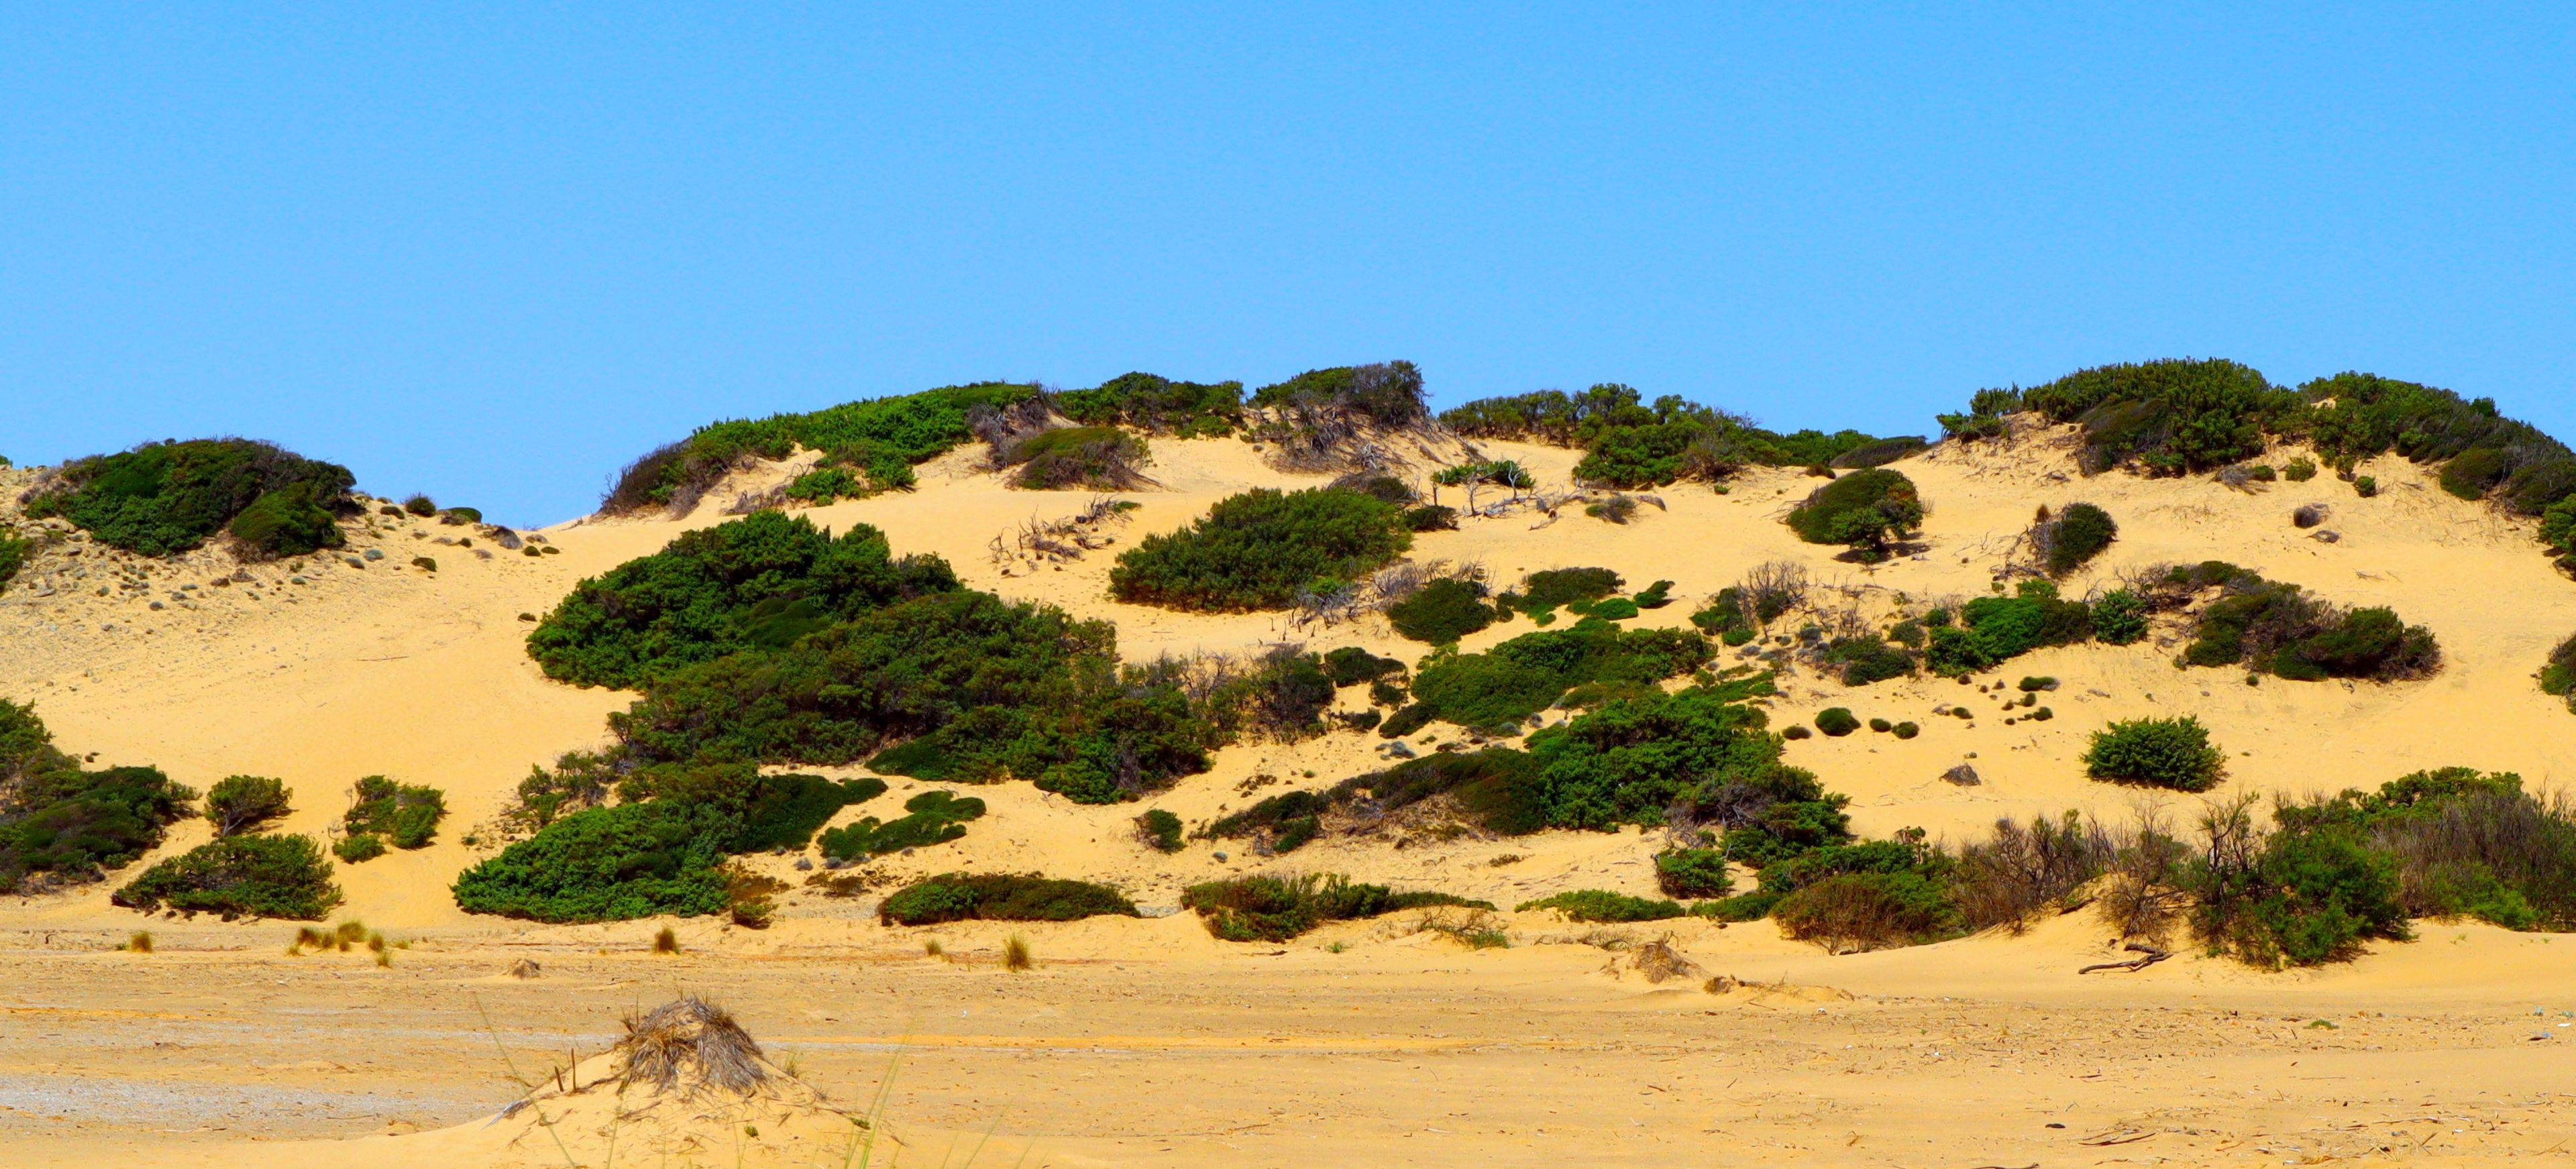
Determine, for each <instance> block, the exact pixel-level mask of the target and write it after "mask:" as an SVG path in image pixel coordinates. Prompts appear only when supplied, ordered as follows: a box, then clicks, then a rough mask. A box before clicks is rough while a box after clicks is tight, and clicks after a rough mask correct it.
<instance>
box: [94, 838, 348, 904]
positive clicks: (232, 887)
mask: <svg viewBox="0 0 2576 1169" xmlns="http://www.w3.org/2000/svg"><path fill="white" fill-rule="evenodd" d="M112 900H114V901H115V903H116V904H118V905H122V906H124V907H126V908H128V909H140V910H143V911H144V912H146V913H150V912H153V911H156V910H159V909H160V908H162V907H163V906H165V905H166V906H168V907H169V908H171V909H175V910H178V911H179V912H181V913H188V914H195V913H215V914H221V915H223V918H224V920H226V921H230V920H232V919H233V918H235V917H244V916H248V917H274V918H284V919H288V920H295V921H320V920H322V918H323V917H325V916H327V915H328V914H329V913H330V912H331V910H332V908H333V907H334V906H337V905H338V904H340V887H339V886H338V885H335V884H332V883H331V863H330V862H329V861H326V860H323V859H322V850H321V848H320V847H318V846H316V845H315V844H314V843H313V838H312V837H310V836H227V837H224V838H223V839H221V840H215V841H211V842H209V843H206V844H201V845H198V846H197V847H195V848H192V849H189V850H188V851H187V852H185V853H182V854H180V855H178V856H174V857H171V858H170V859H168V860H165V861H162V862H160V863H159V864H156V865H153V866H152V867H151V868H148V869H145V870H144V871H143V875H142V876H139V877H136V878H135V879H134V880H133V881H131V882H129V883H127V884H126V886H125V887H124V888H122V889H119V890H117V891H116V895H115V896H114V897H113V898H112Z"/></svg>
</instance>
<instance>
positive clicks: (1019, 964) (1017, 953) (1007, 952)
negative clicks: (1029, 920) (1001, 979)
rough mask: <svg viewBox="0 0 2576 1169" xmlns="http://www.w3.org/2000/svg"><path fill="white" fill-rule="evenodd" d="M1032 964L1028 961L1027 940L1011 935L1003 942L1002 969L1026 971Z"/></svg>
mask: <svg viewBox="0 0 2576 1169" xmlns="http://www.w3.org/2000/svg"><path fill="white" fill-rule="evenodd" d="M1033 964H1034V963H1032V962H1031V961H1030V959H1029V940H1028V939H1027V938H1024V937H1021V936H1020V935H1018V934H1012V935H1011V936H1010V937H1009V938H1007V939H1004V940H1003V942H1002V968H1003V969H1005V970H1026V969H1028V968H1029V967H1030V966H1031V965H1033Z"/></svg>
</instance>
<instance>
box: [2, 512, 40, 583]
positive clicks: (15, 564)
mask: <svg viewBox="0 0 2576 1169" xmlns="http://www.w3.org/2000/svg"><path fill="white" fill-rule="evenodd" d="M36 552H37V545H36V542H35V541H34V540H31V539H28V538H27V537H25V536H21V535H18V534H17V533H15V532H12V531H9V530H8V529H6V528H0V592H7V591H8V589H9V582H10V581H11V580H14V579H16V578H17V576H18V571H19V570H20V569H23V568H25V567H27V564H28V562H30V561H32V560H34V559H35V558H36Z"/></svg>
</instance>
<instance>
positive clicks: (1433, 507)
mask: <svg viewBox="0 0 2576 1169" xmlns="http://www.w3.org/2000/svg"><path fill="white" fill-rule="evenodd" d="M1404 530H1405V531H1408V532H1454V531H1456V530H1458V509H1457V508H1454V507H1450V506H1447V505H1445V504H1438V503H1426V504H1422V505H1420V506H1417V507H1410V508H1406V509H1405V511H1404Z"/></svg>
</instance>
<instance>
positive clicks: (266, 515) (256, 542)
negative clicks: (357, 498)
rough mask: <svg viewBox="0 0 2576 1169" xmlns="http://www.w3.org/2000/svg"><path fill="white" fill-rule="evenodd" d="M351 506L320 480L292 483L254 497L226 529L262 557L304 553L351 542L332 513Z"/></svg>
mask: <svg viewBox="0 0 2576 1169" xmlns="http://www.w3.org/2000/svg"><path fill="white" fill-rule="evenodd" d="M348 506H350V505H349V504H348V503H347V502H346V501H345V499H343V498H342V497H340V496H335V495H332V494H329V493H328V489H327V488H325V487H324V486H322V485H320V484H317V483H312V482H301V483H289V484H287V485H286V486H283V487H280V488H278V489H276V490H274V491H270V492H268V493H266V494H264V495H261V496H260V497H259V498H257V499H254V500H252V501H251V502H250V506H248V507H245V508H243V509H242V510H241V513H240V514H238V515H235V516H234V517H233V518H232V522H231V523H230V524H228V525H226V526H225V530H226V531H227V532H230V533H231V535H232V537H233V539H234V540H235V541H236V542H237V545H238V546H239V547H240V548H242V549H244V550H245V551H248V552H250V553H253V554H255V555H258V556H261V557H277V556H304V555H308V554H311V553H314V552H318V551H321V550H322V549H324V548H337V547H340V546H341V545H343V544H345V543H347V542H348V540H347V538H346V537H344V536H342V535H341V533H340V517H339V516H337V515H335V514H333V509H334V508H344V509H345V508H347V507H348Z"/></svg>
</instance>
